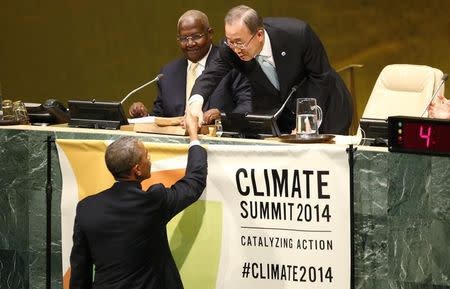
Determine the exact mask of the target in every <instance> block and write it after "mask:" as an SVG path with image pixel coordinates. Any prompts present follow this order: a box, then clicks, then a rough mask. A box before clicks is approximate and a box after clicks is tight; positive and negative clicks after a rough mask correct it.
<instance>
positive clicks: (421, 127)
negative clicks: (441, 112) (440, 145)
mask: <svg viewBox="0 0 450 289" xmlns="http://www.w3.org/2000/svg"><path fill="white" fill-rule="evenodd" d="M419 136H420V138H423V139H426V140H427V148H428V147H430V137H431V126H429V127H428V128H427V131H426V133H424V127H423V125H421V126H420V132H419Z"/></svg>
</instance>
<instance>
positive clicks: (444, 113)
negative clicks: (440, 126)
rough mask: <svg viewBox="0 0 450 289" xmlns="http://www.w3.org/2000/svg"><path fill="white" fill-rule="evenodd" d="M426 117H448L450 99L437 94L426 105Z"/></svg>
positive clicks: (449, 113) (449, 115) (449, 116)
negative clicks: (427, 105)
mask: <svg viewBox="0 0 450 289" xmlns="http://www.w3.org/2000/svg"><path fill="white" fill-rule="evenodd" d="M428 117H430V118H443V119H450V100H448V99H446V98H445V97H444V96H443V95H440V96H438V97H437V99H435V100H434V101H433V102H432V103H431V104H430V106H429V107H428Z"/></svg>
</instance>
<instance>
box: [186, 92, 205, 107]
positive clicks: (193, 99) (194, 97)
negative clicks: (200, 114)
mask: <svg viewBox="0 0 450 289" xmlns="http://www.w3.org/2000/svg"><path fill="white" fill-rule="evenodd" d="M197 101H200V102H201V103H200V104H201V106H203V96H201V95H200V94H194V95H192V96H191V97H190V98H189V101H188V104H189V105H191V104H192V103H194V102H197Z"/></svg>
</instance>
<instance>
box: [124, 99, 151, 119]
mask: <svg viewBox="0 0 450 289" xmlns="http://www.w3.org/2000/svg"><path fill="white" fill-rule="evenodd" d="M128 113H129V114H130V116H131V118H136V117H144V116H148V110H147V108H146V107H145V105H144V104H143V103H142V102H135V103H133V104H132V105H131V106H130V109H128Z"/></svg>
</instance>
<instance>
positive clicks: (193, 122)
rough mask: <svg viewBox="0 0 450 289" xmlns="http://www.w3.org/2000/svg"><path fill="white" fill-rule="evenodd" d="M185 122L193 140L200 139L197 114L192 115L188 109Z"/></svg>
mask: <svg viewBox="0 0 450 289" xmlns="http://www.w3.org/2000/svg"><path fill="white" fill-rule="evenodd" d="M184 124H185V125H186V130H187V132H188V134H189V138H190V139H191V141H193V140H198V133H197V131H198V118H197V116H194V115H192V114H191V112H190V110H189V109H188V110H187V111H186V117H185V118H184Z"/></svg>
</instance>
